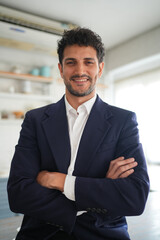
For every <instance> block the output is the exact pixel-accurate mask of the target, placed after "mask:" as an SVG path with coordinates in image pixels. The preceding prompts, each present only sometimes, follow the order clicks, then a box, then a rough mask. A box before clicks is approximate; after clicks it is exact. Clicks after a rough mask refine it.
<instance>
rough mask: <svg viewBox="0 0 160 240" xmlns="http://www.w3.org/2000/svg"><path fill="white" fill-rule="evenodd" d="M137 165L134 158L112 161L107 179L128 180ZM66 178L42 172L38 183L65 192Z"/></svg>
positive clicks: (53, 173) (38, 177)
mask: <svg viewBox="0 0 160 240" xmlns="http://www.w3.org/2000/svg"><path fill="white" fill-rule="evenodd" d="M137 164H138V163H137V162H136V161H135V159H134V158H128V159H124V157H119V158H117V159H115V160H112V161H111V162H110V165H109V169H108V171H107V173H106V178H111V179H117V178H126V177H128V176H129V175H131V174H132V173H133V172H134V168H135V167H136V166H137ZM65 178H66V174H64V173H59V172H48V171H41V172H39V174H38V176H37V182H38V183H39V184H40V185H41V186H43V187H46V188H50V189H56V190H59V191H61V192H63V191H64V183H65Z"/></svg>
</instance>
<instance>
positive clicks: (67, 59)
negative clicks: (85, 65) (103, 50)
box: [64, 57, 95, 62]
mask: <svg viewBox="0 0 160 240" xmlns="http://www.w3.org/2000/svg"><path fill="white" fill-rule="evenodd" d="M69 60H72V61H76V58H66V59H64V61H65V62H66V61H69ZM83 60H92V61H95V59H94V58H90V57H86V58H84V59H83Z"/></svg>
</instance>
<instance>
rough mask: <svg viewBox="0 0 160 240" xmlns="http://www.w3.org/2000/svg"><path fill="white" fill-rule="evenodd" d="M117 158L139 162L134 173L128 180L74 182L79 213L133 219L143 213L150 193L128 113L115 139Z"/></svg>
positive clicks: (81, 179)
mask: <svg viewBox="0 0 160 240" xmlns="http://www.w3.org/2000/svg"><path fill="white" fill-rule="evenodd" d="M120 156H124V157H125V158H126V159H127V158H129V157H134V158H135V159H136V161H137V162H138V166H137V167H136V168H135V172H134V173H133V174H132V175H130V176H129V177H127V178H119V179H109V178H89V177H77V178H76V183H75V196H76V205H77V209H78V210H79V211H82V210H87V211H92V212H97V213H106V214H108V215H114V216H131V215H132V216H133V215H139V214H141V213H142V212H143V210H144V207H145V203H146V200H147V196H148V192H149V179H148V174H147V167H146V162H145V157H144V153H143V149H142V146H141V144H140V143H139V134H138V128H137V121H136V116H135V114H134V113H131V112H130V113H129V114H128V116H127V118H126V120H125V123H124V125H123V127H122V129H121V131H120V134H119V136H118V141H117V144H116V151H115V156H114V157H115V158H117V157H120ZM115 158H114V159H115ZM111 160H113V159H111Z"/></svg>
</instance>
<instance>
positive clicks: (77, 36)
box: [57, 27, 105, 64]
mask: <svg viewBox="0 0 160 240" xmlns="http://www.w3.org/2000/svg"><path fill="white" fill-rule="evenodd" d="M74 44H77V45H79V46H86V47H88V46H90V47H93V48H94V49H95V50H96V52H97V58H98V62H99V63H101V62H103V58H104V55H105V50H104V44H103V43H102V39H101V37H100V36H99V35H98V34H96V33H95V32H93V31H91V30H90V29H88V28H80V27H78V28H74V29H72V30H69V31H64V33H63V36H62V39H61V40H59V42H58V48H57V53H58V57H59V62H60V64H62V60H63V52H64V49H65V48H66V47H67V46H72V45H74Z"/></svg>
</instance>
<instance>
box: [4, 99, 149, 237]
mask: <svg viewBox="0 0 160 240" xmlns="http://www.w3.org/2000/svg"><path fill="white" fill-rule="evenodd" d="M120 156H124V157H125V158H129V157H134V158H135V159H136V161H137V162H138V166H137V167H136V168H135V172H134V173H133V174H132V175H130V176H129V177H127V178H123V179H116V180H113V179H108V178H105V175H106V172H107V170H108V168H109V164H110V161H111V160H113V159H115V158H117V157H120ZM70 157H71V151H70V141H69V133H68V123H67V117H66V110H65V103H64V98H62V99H61V100H60V101H59V102H57V103H55V104H51V105H48V106H45V107H42V108H39V109H35V110H32V111H29V112H28V113H27V114H26V117H25V119H24V122H23V125H22V130H21V133H20V138H19V142H18V145H17V146H16V150H15V154H14V157H13V160H12V164H11V171H10V177H9V181H8V197H9V203H10V208H11V210H12V211H13V212H16V213H23V214H24V220H23V223H22V227H21V230H20V232H19V234H18V236H17V239H21V240H23V239H29V240H31V239H38V240H41V239H43V240H44V239H51V238H52V237H53V236H54V234H55V233H56V232H57V231H59V230H60V231H61V230H63V231H65V232H67V233H69V234H71V233H73V234H74V235H75V236H76V237H77V239H80V240H102V239H114V240H115V239H119V240H125V239H126V240H127V239H129V235H128V232H127V224H126V220H125V217H124V216H130V215H139V214H141V213H142V212H143V210H144V207H145V203H146V199H147V195H148V191H149V180H148V175H147V169H146V162H145V158H144V154H143V150H142V146H141V144H140V142H139V134H138V128H137V121H136V116H135V114H134V113H133V112H130V111H126V110H123V109H120V108H116V107H113V106H110V105H108V104H107V103H104V102H103V101H102V100H101V99H100V98H99V97H97V99H96V102H95V104H94V106H93V108H92V110H91V113H90V116H89V119H88V121H87V123H86V126H85V129H84V132H83V135H82V138H81V141H80V145H79V149H78V153H77V159H76V163H75V169H74V172H73V175H75V176H77V178H76V183H75V198H76V201H75V202H74V201H71V200H69V199H67V198H66V197H65V195H64V194H63V193H61V192H60V191H58V190H52V189H47V188H45V187H42V186H41V185H39V184H38V183H37V182H36V177H37V174H38V173H39V171H42V170H48V171H55V172H61V173H67V169H68V166H69V163H70ZM83 210H84V211H87V213H85V214H82V215H81V216H78V217H77V216H76V214H77V211H83ZM53 239H54V238H53Z"/></svg>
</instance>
